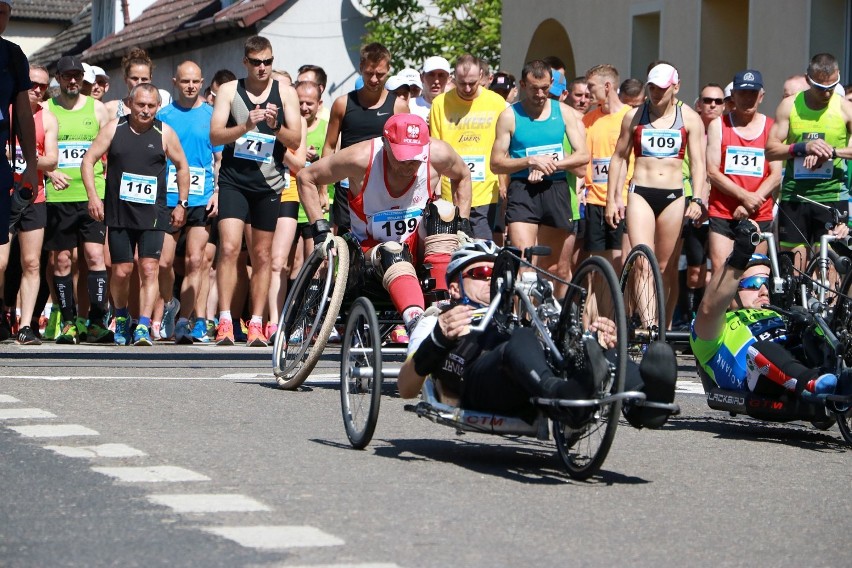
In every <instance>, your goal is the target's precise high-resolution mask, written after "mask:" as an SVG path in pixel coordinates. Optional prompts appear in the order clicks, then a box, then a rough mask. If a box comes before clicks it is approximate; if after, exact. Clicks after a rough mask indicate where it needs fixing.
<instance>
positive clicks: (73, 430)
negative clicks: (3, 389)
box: [9, 424, 100, 438]
mask: <svg viewBox="0 0 852 568" xmlns="http://www.w3.org/2000/svg"><path fill="white" fill-rule="evenodd" d="M9 429H10V430H14V431H15V432H17V433H18V434H20V435H21V436H24V437H25V438H63V437H67V436H100V434H98V432H97V431H96V430H92V429H91V428H86V427H85V426H81V425H80V424H38V425H35V426H9Z"/></svg>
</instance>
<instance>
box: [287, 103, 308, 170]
mask: <svg viewBox="0 0 852 568" xmlns="http://www.w3.org/2000/svg"><path fill="white" fill-rule="evenodd" d="M299 120H301V121H302V136H301V140H300V141H299V147H298V148H296V151H295V152H291V151H290V150H287V151H286V152H284V165H285V166H287V167H288V168H289V169H290V173H292V174H293V175H296V174H297V173H299V170H301V169H302V168H304V167H305V161H306V160H307V155H308V149H307V146H308V142H307V138H308V124H307V122H306V121H305V119H304V118H302V117H301V116H300V117H299Z"/></svg>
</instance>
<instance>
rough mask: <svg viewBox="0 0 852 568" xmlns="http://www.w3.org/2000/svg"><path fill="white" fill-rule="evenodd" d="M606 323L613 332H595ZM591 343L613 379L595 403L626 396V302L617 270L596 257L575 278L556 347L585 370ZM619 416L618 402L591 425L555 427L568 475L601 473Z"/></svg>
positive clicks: (600, 410) (601, 408)
mask: <svg viewBox="0 0 852 568" xmlns="http://www.w3.org/2000/svg"><path fill="white" fill-rule="evenodd" d="M602 322H604V323H606V324H607V326H606V327H608V329H609V331H608V332H606V333H605V332H603V331H597V332H596V331H594V327H597V328H598V329H600V326H601V324H602ZM589 337H592V338H594V339H597V341H598V343H599V344H600V345H601V346H602V347H603V348H604V349H605V350H606V356H607V359H608V360H609V362H610V374H609V377H608V378H607V379H606V380H605V381H604V382H603V383H602V384H601V386H600V388H599V390H598V392H596V393H594V398H596V399H604V398H606V397H608V396H611V395H614V394H618V393H620V392H622V391H623V390H624V376H625V373H626V371H627V344H628V341H627V321H626V318H625V315H624V302H623V299H622V297H621V290H620V287H619V282H618V278H617V277H616V275H615V270H613V268H612V265H611V264H610V263H609V262H608V261H607V260H605V259H603V258H601V257H594V256H593V257H591V258H588V259H586V260H585V261H583V263H582V264H581V265H580V267H579V269H577V271H576V272H575V275H574V278H573V280H572V281H571V285H570V286H569V287H568V293H567V294H566V296H565V300H564V303H563V308H562V315H561V317H560V324H559V330H558V335H557V339H558V342H557V345H558V346H559V348H560V350H561V351H562V354H563V356H564V357H565V358H566V363H567V366H568V368H569V369H570V368H571V367H572V365H573V366H575V367H579V366H581V365H582V364H583V363H582V358H583V356H584V352H585V349H584V347H583V341H584V339H586V338H589ZM572 360H573V363H572ZM569 372H570V371H569ZM620 414H621V401H620V400H616V401H612V402H605V403H601V404H599V405H598V406H596V407H594V408H593V409H592V410H591V411H590V415H589V416H588V417H587V419H586V420H584V421H582V422H580V423H578V424H568V423H567V422H565V421H558V420H555V421H554V422H553V436H554V438H555V440H556V449H557V451H558V453H559V457H560V458H561V459H562V462H563V463H564V465H565V467H566V468H567V470H568V475H570V476H571V477H572V478H574V479H579V480H583V479H588V478H589V477H591V476H592V475H594V474H595V473H596V472H597V471H598V470H599V469H600V468H601V466H602V465H603V462H604V460H605V459H606V456H607V453H608V452H609V448H610V446H611V445H612V441H613V439H614V437H615V431H616V429H617V428H618V417H619V415H620Z"/></svg>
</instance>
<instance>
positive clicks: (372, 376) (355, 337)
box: [340, 297, 382, 450]
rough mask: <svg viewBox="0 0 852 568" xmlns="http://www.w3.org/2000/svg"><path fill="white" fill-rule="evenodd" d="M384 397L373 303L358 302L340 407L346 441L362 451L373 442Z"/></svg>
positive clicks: (343, 360) (349, 327)
mask: <svg viewBox="0 0 852 568" xmlns="http://www.w3.org/2000/svg"><path fill="white" fill-rule="evenodd" d="M381 394H382V338H381V335H380V333H379V320H378V318H377V317H376V310H375V308H373V304H372V302H370V300H368V299H367V298H364V297H361V298H358V299H357V300H355V302H354V303H353V304H352V308H351V309H350V310H349V316H348V317H347V318H346V331H345V332H344V334H343V348H342V350H341V353H340V406H341V409H342V411H343V425H344V426H345V428H346V437H348V438H349V443H350V444H352V447H354V448H356V449H358V450H362V449H364V448H365V447H367V444H369V443H370V440H371V439H372V438H373V432H374V431H375V429H376V422H378V420H379V402H380V400H381Z"/></svg>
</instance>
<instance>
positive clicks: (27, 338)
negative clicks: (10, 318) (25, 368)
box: [18, 325, 41, 345]
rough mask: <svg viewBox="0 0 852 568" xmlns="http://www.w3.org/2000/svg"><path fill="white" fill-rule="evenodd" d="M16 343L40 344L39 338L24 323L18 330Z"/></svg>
mask: <svg viewBox="0 0 852 568" xmlns="http://www.w3.org/2000/svg"><path fill="white" fill-rule="evenodd" d="M18 345H41V339H39V338H38V336H37V335H36V334H35V332H33V330H32V328H31V327H30V326H28V325H25V326H24V327H22V328H21V329H19V330H18Z"/></svg>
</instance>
